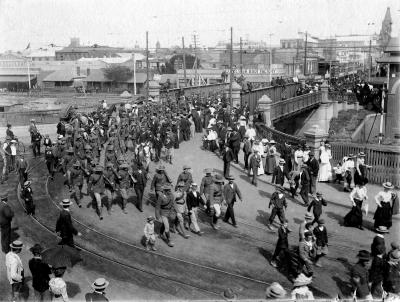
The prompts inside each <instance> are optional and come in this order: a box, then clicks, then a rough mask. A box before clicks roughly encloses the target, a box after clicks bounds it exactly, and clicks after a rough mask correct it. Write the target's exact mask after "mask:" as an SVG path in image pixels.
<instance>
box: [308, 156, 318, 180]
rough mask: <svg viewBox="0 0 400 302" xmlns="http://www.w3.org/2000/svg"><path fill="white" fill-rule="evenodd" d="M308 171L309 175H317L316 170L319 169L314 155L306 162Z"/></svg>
mask: <svg viewBox="0 0 400 302" xmlns="http://www.w3.org/2000/svg"><path fill="white" fill-rule="evenodd" d="M307 166H308V171H309V172H310V175H312V176H315V177H317V176H318V171H319V162H318V160H317V159H316V158H315V157H311V158H310V159H309V160H308V162H307Z"/></svg>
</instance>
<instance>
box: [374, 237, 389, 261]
mask: <svg viewBox="0 0 400 302" xmlns="http://www.w3.org/2000/svg"><path fill="white" fill-rule="evenodd" d="M379 246H381V247H382V248H383V250H384V254H386V245H385V238H382V237H380V236H375V237H374V239H373V240H372V244H371V256H373V257H374V256H376V255H378V247H379Z"/></svg>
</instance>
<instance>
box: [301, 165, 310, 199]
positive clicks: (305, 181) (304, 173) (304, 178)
mask: <svg viewBox="0 0 400 302" xmlns="http://www.w3.org/2000/svg"><path fill="white" fill-rule="evenodd" d="M299 179H300V185H301V189H300V196H301V199H302V200H303V202H304V205H305V206H306V207H308V203H309V202H308V193H309V190H310V175H309V174H308V166H307V165H306V164H302V165H301V170H300V175H299Z"/></svg>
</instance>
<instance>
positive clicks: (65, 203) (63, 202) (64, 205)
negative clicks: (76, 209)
mask: <svg viewBox="0 0 400 302" xmlns="http://www.w3.org/2000/svg"><path fill="white" fill-rule="evenodd" d="M60 205H61V206H63V207H69V206H71V205H72V201H71V200H69V199H68V198H65V199H63V200H62V201H61V202H60Z"/></svg>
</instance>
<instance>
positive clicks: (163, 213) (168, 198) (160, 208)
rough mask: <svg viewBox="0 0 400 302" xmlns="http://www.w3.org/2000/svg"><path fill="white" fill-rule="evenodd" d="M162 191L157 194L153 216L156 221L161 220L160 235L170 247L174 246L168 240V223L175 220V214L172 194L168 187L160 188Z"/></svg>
mask: <svg viewBox="0 0 400 302" xmlns="http://www.w3.org/2000/svg"><path fill="white" fill-rule="evenodd" d="M162 189H163V190H162V191H160V193H159V194H158V197H157V203H156V207H155V214H156V218H157V219H158V220H161V222H162V224H163V225H162V227H161V230H160V233H161V235H162V236H165V237H164V240H165V241H166V242H167V244H168V245H169V246H170V247H172V246H174V244H173V243H172V241H171V238H170V228H169V221H170V220H172V221H174V220H175V219H176V213H175V208H174V199H175V197H174V194H173V193H171V191H170V190H171V187H170V186H169V185H164V186H162Z"/></svg>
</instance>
